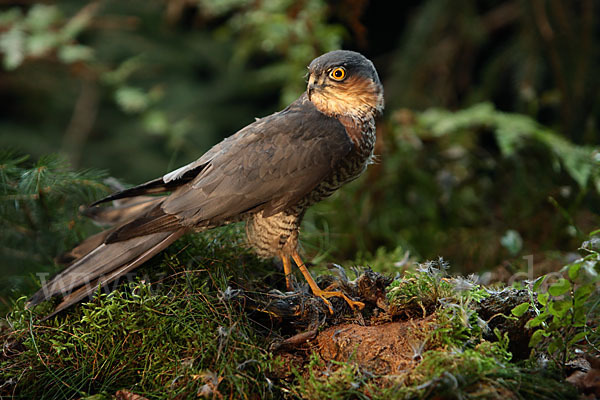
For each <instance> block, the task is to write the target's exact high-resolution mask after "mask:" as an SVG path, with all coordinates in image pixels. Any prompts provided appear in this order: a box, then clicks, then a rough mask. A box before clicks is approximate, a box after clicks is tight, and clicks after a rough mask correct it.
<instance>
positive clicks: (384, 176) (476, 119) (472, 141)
mask: <svg viewBox="0 0 600 400" xmlns="http://www.w3.org/2000/svg"><path fill="white" fill-rule="evenodd" d="M382 131H383V139H382V143H383V146H381V147H380V149H379V150H378V151H379V152H380V153H381V155H380V157H378V162H376V164H375V165H373V166H371V167H370V169H369V170H368V171H367V174H366V176H364V177H363V178H361V179H360V180H359V181H357V182H354V183H352V184H350V185H348V186H347V187H345V188H344V194H339V195H336V196H334V197H333V198H332V199H331V200H329V201H327V202H323V203H321V204H319V205H317V207H315V209H314V210H312V211H310V212H309V214H308V216H307V219H308V221H309V222H310V225H308V227H307V230H310V229H313V228H312V227H317V228H318V229H322V227H327V228H328V230H329V232H330V235H331V236H332V237H333V238H335V241H336V248H337V251H338V252H339V253H341V254H342V255H343V256H347V257H352V255H353V254H355V253H356V252H357V251H359V252H363V253H367V252H368V251H369V250H370V251H372V249H374V248H380V247H383V248H385V249H388V250H389V249H396V248H402V249H404V250H405V251H410V254H411V255H412V256H413V257H415V258H416V259H417V260H423V259H430V258H435V257H437V256H438V255H440V254H443V255H444V258H446V259H447V260H449V261H450V262H452V263H453V264H455V265H458V266H460V267H461V268H463V271H467V272H470V271H480V270H482V269H485V268H491V267H493V266H496V265H498V264H500V263H501V262H502V261H504V260H506V259H507V258H509V259H510V258H511V257H514V258H520V256H522V255H524V254H532V253H539V252H545V251H569V249H572V248H573V247H575V246H577V245H578V244H579V243H581V240H582V239H583V235H582V234H581V232H582V231H585V230H589V228H590V225H591V224H596V223H597V222H598V214H597V212H598V207H597V204H600V202H599V201H600V194H599V193H600V192H598V190H597V188H596V186H597V183H598V179H599V176H600V175H599V173H600V164H599V163H598V158H597V154H598V150H597V148H596V147H592V146H578V145H575V144H573V143H570V142H568V141H566V140H565V139H563V138H562V137H560V136H559V135H558V134H557V133H555V132H553V131H552V130H550V129H549V128H546V127H543V126H540V125H539V124H538V123H537V122H535V121H534V120H533V119H531V118H529V117H527V116H525V115H520V114H510V113H504V112H501V111H499V110H497V109H495V108H494V107H493V106H491V105H490V104H489V103H482V104H478V105H475V106H472V107H470V108H467V109H465V110H460V111H456V112H450V111H445V110H440V109H430V110H426V111H424V112H420V113H413V112H411V111H407V110H399V111H396V112H395V113H393V114H392V115H391V117H390V121H389V123H388V124H386V125H385V128H384V129H382ZM340 210H349V211H348V212H341V211H340ZM348 214H350V215H353V216H354V218H347V215H348ZM594 226H595V225H594ZM337 257H340V255H338V256H337Z"/></svg>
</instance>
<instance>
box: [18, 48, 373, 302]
mask: <svg viewBox="0 0 600 400" xmlns="http://www.w3.org/2000/svg"><path fill="white" fill-rule="evenodd" d="M308 71H309V72H308V86H307V89H306V92H305V93H303V94H302V95H301V96H300V97H299V98H298V99H297V100H296V101H294V102H293V103H292V104H290V105H289V106H288V107H287V108H285V109H284V110H282V111H279V112H276V113H274V114H272V115H269V116H267V117H264V118H260V119H257V120H256V121H255V122H253V123H251V124H250V125H248V126H246V127H245V128H243V129H241V130H240V131H238V132H237V133H235V134H234V135H232V136H230V137H228V138H226V139H224V140H223V141H222V142H220V143H218V144H217V145H215V146H214V147H213V148H211V149H210V150H209V151H208V152H207V153H205V154H204V155H203V156H202V157H200V158H199V159H198V160H196V161H194V162H192V163H190V164H188V165H185V166H183V167H181V168H179V169H177V170H175V171H173V172H170V173H168V174H166V175H164V176H163V177H160V178H157V179H154V180H152V181H149V182H147V183H144V184H142V185H139V186H136V187H133V188H130V189H126V190H122V191H120V192H117V193H115V194H112V195H110V196H108V197H106V198H104V199H102V200H99V201H97V202H96V203H94V204H93V205H92V207H91V208H90V212H91V213H92V214H93V213H94V210H100V209H103V208H102V207H98V206H97V205H98V204H100V203H104V202H108V201H111V200H119V199H125V200H126V201H127V203H126V206H124V207H123V209H122V210H120V211H121V212H120V213H116V214H115V215H116V217H115V218H114V220H113V221H112V222H113V223H114V226H113V227H112V228H110V229H108V230H105V231H103V232H101V233H99V234H96V235H94V236H92V237H90V238H88V239H86V240H85V241H84V242H83V243H81V244H80V245H79V246H78V247H76V248H75V249H73V250H72V251H71V252H70V254H71V256H72V259H71V263H70V265H69V266H68V267H66V268H65V269H64V270H63V271H62V272H60V273H59V274H58V275H56V276H55V277H54V278H53V279H51V280H50V281H49V282H47V283H45V284H44V285H43V286H42V288H41V289H40V290H39V291H38V292H37V293H35V294H34V295H33V296H32V298H31V299H30V301H29V305H30V306H31V305H35V304H38V303H40V302H42V301H44V300H46V299H48V298H50V297H52V296H55V295H63V296H64V297H63V299H62V302H61V303H60V304H59V305H58V306H57V307H56V309H55V313H56V312H59V311H61V310H63V309H65V308H67V307H69V306H70V305H72V304H74V303H76V302H78V301H80V300H81V299H83V298H85V297H88V296H90V295H92V294H93V293H94V292H95V290H96V289H97V288H98V286H99V285H106V284H108V283H109V282H112V281H114V280H115V279H117V278H119V277H120V276H122V275H124V274H126V273H127V272H129V271H131V270H132V269H134V268H136V267H138V266H140V265H141V264H143V263H144V262H145V261H147V260H148V259H150V258H151V257H153V256H154V255H155V254H157V253H158V252H160V251H161V250H163V249H164V248H166V247H167V246H169V245H170V244H171V243H173V242H174V241H175V240H177V239H178V238H179V237H181V236H182V235H183V234H185V233H187V232H190V231H203V230H207V229H211V228H214V227H218V226H222V225H225V224H229V223H233V222H239V221H245V223H246V232H247V237H248V242H249V244H250V245H251V246H252V247H253V248H254V250H255V251H256V253H257V254H258V255H259V256H260V257H265V258H270V257H280V258H281V260H282V261H283V267H284V272H285V276H286V284H287V286H288V289H290V288H291V280H290V274H291V271H292V267H291V265H292V264H291V260H290V259H292V260H293V261H294V262H295V263H296V265H297V266H298V267H299V269H300V271H301V272H302V274H303V275H304V277H305V278H306V280H307V281H308V284H309V285H310V288H311V289H312V292H313V293H314V295H316V296H319V297H320V298H322V299H323V301H324V302H325V303H326V304H327V306H328V307H329V309H330V310H332V308H331V304H330V303H329V301H328V298H330V297H342V298H344V299H345V300H346V301H347V302H348V304H350V305H351V306H352V307H358V308H362V307H363V304H362V303H360V302H358V301H354V300H352V299H350V298H349V297H347V296H346V295H345V294H343V293H342V292H340V291H324V290H322V289H320V288H319V287H318V285H317V284H316V283H315V281H314V280H313V278H312V277H311V275H310V273H309V272H308V270H307V268H306V266H305V265H304V263H303V262H302V259H301V258H300V256H299V254H298V230H299V226H300V222H301V221H302V218H303V216H304V214H305V212H306V210H307V209H308V207H310V206H311V205H312V204H314V203H316V202H318V201H320V200H322V199H324V198H326V197H328V196H330V195H331V194H332V193H333V192H334V191H336V190H337V189H338V188H339V187H340V186H342V185H343V184H345V183H347V182H349V181H351V180H353V179H355V178H357V177H358V176H359V175H360V174H361V173H362V172H363V171H364V170H365V168H366V166H367V164H368V163H369V161H370V160H371V158H372V155H373V147H374V144H375V117H376V116H377V115H378V114H380V113H381V112H382V111H383V105H384V102H383V87H382V85H381V82H380V80H379V77H378V75H377V71H376V70H375V67H374V66H373V63H372V62H371V61H369V60H368V59H367V58H365V57H364V56H362V55H361V54H359V53H356V52H353V51H344V50H336V51H332V52H329V53H326V54H324V55H322V56H320V57H318V58H316V59H314V60H313V61H312V62H311V63H310V65H309V66H308ZM155 194H162V196H148V195H155ZM138 199H139V200H138ZM119 201H124V200H119Z"/></svg>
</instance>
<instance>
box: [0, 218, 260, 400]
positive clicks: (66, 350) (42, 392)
mask: <svg viewBox="0 0 600 400" xmlns="http://www.w3.org/2000/svg"><path fill="white" fill-rule="evenodd" d="M232 232H233V233H235V228H232V229H229V230H227V231H217V233H215V234H212V235H210V234H209V235H205V236H204V237H194V238H193V239H192V240H189V239H188V241H182V242H180V243H178V245H177V246H175V248H174V249H172V251H169V253H168V254H165V255H164V256H163V259H162V263H161V264H162V270H163V272H164V269H165V267H166V268H168V269H170V270H171V274H170V275H169V276H168V277H166V278H163V279H162V280H161V281H158V282H157V281H155V284H150V283H149V282H143V281H141V280H139V279H138V281H137V282H132V283H129V284H126V285H125V286H124V287H122V288H121V290H117V291H114V292H112V293H111V294H109V295H106V294H100V295H99V296H98V297H96V299H95V300H94V301H92V302H89V303H86V304H83V305H81V306H78V307H75V308H74V309H73V310H71V311H69V312H68V313H67V314H65V315H61V316H59V317H57V318H55V319H51V320H49V321H47V322H42V323H40V322H37V321H36V318H35V315H34V313H32V312H31V311H29V310H25V309H24V306H23V303H24V298H23V299H20V300H19V301H18V303H17V305H16V308H15V310H14V311H13V312H12V313H11V314H10V315H9V317H8V318H7V321H8V322H9V323H10V325H11V331H10V332H8V333H7V334H6V335H5V336H4V339H5V341H6V342H7V343H19V346H17V347H18V348H17V347H16V348H15V350H14V352H15V354H12V355H11V356H9V357H8V358H7V359H4V360H2V361H1V368H0V370H1V371H2V372H0V379H2V380H3V381H10V380H11V379H12V380H14V381H15V382H16V385H15V386H14V387H12V388H11V390H14V392H15V393H16V394H17V396H18V397H23V398H56V399H63V398H76V397H81V396H86V395H90V394H94V393H103V392H107V393H113V394H114V393H115V392H116V391H117V390H120V389H129V390H131V391H132V392H134V393H137V394H141V395H144V396H146V397H149V398H165V397H168V398H173V397H175V396H183V397H195V395H196V394H197V393H198V392H199V391H202V390H215V391H216V390H218V391H223V392H224V393H231V394H235V396H238V397H243V396H244V395H246V394H248V393H255V394H256V395H258V396H263V395H266V393H267V391H268V386H269V385H268V381H267V380H266V378H265V375H264V374H265V372H266V371H268V369H269V365H268V360H269V358H270V355H269V353H268V352H267V351H265V350H264V349H265V348H266V346H265V341H264V337H262V336H261V335H260V334H259V333H258V332H257V331H256V330H254V329H252V324H251V323H250V322H249V321H248V319H247V317H246V315H245V313H244V312H243V311H242V308H241V306H239V305H238V304H237V303H236V302H232V301H230V299H228V298H227V296H226V295H225V294H224V293H225V292H226V290H227V287H228V285H229V283H230V279H229V278H230V277H231V276H233V275H236V274H241V273H243V272H242V271H243V270H244V269H245V267H249V268H252V267H255V268H256V267H260V262H258V261H257V260H255V259H253V258H248V259H246V258H245V257H246V256H247V254H245V251H241V252H240V251H238V249H239V248H238V247H237V246H236V243H237V242H236V241H235V240H229V241H221V240H219V238H218V237H219V236H220V235H222V234H224V233H225V234H227V235H229V237H231V236H232ZM234 237H235V234H234ZM215 252H219V253H220V252H222V253H223V254H219V257H217V258H215V257H214V253H215ZM192 254H194V256H193V257H192ZM226 254H228V255H229V256H225V255H226ZM248 261H250V262H253V263H254V264H259V265H254V266H252V267H250V265H247V262H248ZM155 263H156V262H155ZM186 264H188V266H187V267H185V266H184V265H186ZM155 267H156V265H155ZM259 269H260V268H259ZM44 308H47V306H46V307H42V309H36V310H34V312H35V313H38V312H41V311H46V310H45V309H44ZM25 366H26V367H25ZM213 381H214V382H217V384H216V385H213V384H212V383H211V382H213ZM206 385H208V386H206ZM211 385H212V386H211Z"/></svg>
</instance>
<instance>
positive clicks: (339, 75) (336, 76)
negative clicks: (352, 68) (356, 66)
mask: <svg viewBox="0 0 600 400" xmlns="http://www.w3.org/2000/svg"><path fill="white" fill-rule="evenodd" d="M329 77H330V78H331V79H333V80H334V81H343V80H344V78H345V77H346V70H345V69H344V68H343V67H336V68H334V69H332V70H331V72H329Z"/></svg>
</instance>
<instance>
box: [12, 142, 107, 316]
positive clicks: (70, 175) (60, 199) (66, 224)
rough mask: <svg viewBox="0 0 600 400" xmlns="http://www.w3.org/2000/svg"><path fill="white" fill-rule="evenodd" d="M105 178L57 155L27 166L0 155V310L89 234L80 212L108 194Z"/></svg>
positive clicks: (21, 159)
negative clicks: (29, 275) (32, 278)
mask: <svg viewBox="0 0 600 400" xmlns="http://www.w3.org/2000/svg"><path fill="white" fill-rule="evenodd" d="M103 176H104V173H103V172H98V171H92V170H80V171H74V170H72V169H71V168H70V166H69V164H68V163H67V162H66V161H65V160H64V159H62V158H61V157H57V156H46V157H42V158H40V159H39V160H38V161H36V162H31V161H29V160H28V157H26V156H20V155H18V154H17V153H14V152H10V151H6V150H5V151H2V152H0V243H1V244H0V251H1V253H0V258H1V261H0V263H1V268H2V272H3V274H2V278H1V279H0V300H1V302H2V306H0V309H1V308H5V307H6V306H7V305H8V304H9V298H10V297H14V296H15V295H17V294H18V293H22V292H23V291H24V289H25V287H27V284H28V282H27V279H26V274H27V273H32V272H48V270H49V268H52V267H53V265H54V262H53V259H54V258H55V257H56V256H58V255H59V254H61V253H63V252H65V251H67V250H69V248H70V247H71V246H73V245H74V244H75V243H76V242H78V241H80V240H82V239H83V238H84V237H86V236H87V235H88V234H89V233H90V232H91V231H92V226H91V223H90V222H89V221H86V220H85V219H84V218H82V216H80V215H79V214H78V208H79V206H80V205H82V204H89V203H90V202H92V201H93V200H95V199H97V198H98V197H99V196H100V195H102V194H104V193H106V192H107V187H106V186H105V185H104V184H103V183H102V182H101V178H102V177H103ZM29 289H30V290H31V286H29Z"/></svg>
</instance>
